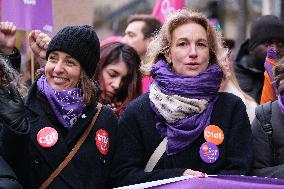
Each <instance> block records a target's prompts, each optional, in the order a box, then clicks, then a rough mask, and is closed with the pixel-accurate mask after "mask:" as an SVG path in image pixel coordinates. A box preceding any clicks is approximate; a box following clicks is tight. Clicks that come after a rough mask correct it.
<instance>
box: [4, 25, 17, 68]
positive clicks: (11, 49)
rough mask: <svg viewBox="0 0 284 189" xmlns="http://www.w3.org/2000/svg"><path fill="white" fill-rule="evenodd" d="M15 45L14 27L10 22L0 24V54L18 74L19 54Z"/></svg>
mask: <svg viewBox="0 0 284 189" xmlns="http://www.w3.org/2000/svg"><path fill="white" fill-rule="evenodd" d="M15 45H16V26H15V25H14V24H13V23H12V22H0V53H1V54H2V56H5V57H6V58H7V59H9V61H10V63H11V66H12V68H14V69H15V70H16V71H18V72H19V73H20V68H21V54H20V52H19V50H18V49H17V48H16V47H15Z"/></svg>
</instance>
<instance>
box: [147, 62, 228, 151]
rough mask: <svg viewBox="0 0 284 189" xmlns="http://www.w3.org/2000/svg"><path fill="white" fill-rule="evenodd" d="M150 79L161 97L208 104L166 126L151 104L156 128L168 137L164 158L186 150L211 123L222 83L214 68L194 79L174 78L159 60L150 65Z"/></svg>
mask: <svg viewBox="0 0 284 189" xmlns="http://www.w3.org/2000/svg"><path fill="white" fill-rule="evenodd" d="M152 77H153V79H154V81H153V83H154V84H156V85H157V86H158V87H159V89H160V90H161V91H162V92H163V93H164V94H171V95H179V96H182V97H186V98H194V99H205V100H207V101H208V102H209V103H208V105H207V108H206V109H205V110H204V111H203V112H202V113H200V114H195V115H193V116H191V117H187V118H185V119H181V120H178V121H177V122H175V123H168V122H166V120H165V119H164V118H163V117H162V116H161V114H160V113H159V112H158V110H157V109H156V107H155V105H154V104H153V103H152V102H151V101H150V106H151V108H152V109H153V110H154V112H155V114H156V118H157V120H158V121H157V123H156V128H157V129H158V130H159V132H160V134H161V135H162V136H163V137H167V139H168V143H167V150H166V152H167V154H168V155H173V154H176V153H178V152H181V151H183V150H184V149H186V148H187V147H188V146H189V145H190V144H191V143H192V142H194V140H196V139H197V138H198V137H199V135H200V134H201V133H202V131H203V130H204V128H205V127H206V126H207V125H208V124H209V123H210V118H211V113H212V110H213V105H214V102H215V101H216V100H217V94H218V91H219V88H220V84H221V82H222V77H223V72H222V70H221V68H220V66H219V65H217V64H213V65H211V66H209V67H208V69H207V70H206V71H204V72H202V73H200V74H199V75H197V76H180V75H177V74H174V73H173V72H172V71H171V69H170V68H169V66H168V64H167V63H166V62H165V61H163V60H160V61H158V62H157V63H156V64H154V65H153V68H152Z"/></svg>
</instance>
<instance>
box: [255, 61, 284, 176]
mask: <svg viewBox="0 0 284 189" xmlns="http://www.w3.org/2000/svg"><path fill="white" fill-rule="evenodd" d="M273 78H274V79H273V80H274V82H273V84H274V86H275V89H276V91H275V92H276V96H277V100H275V101H273V102H271V101H270V102H267V103H265V104H262V105H261V106H258V107H257V108H256V117H255V119H254V121H253V122H252V133H253V147H254V154H255V158H254V162H253V171H252V173H251V174H252V175H256V176H263V177H273V178H282V179H283V178H284V150H283V147H284V132H283V131H284V58H282V59H280V61H279V62H278V63H277V64H276V65H275V68H274V77H273Z"/></svg>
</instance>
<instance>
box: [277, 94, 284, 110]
mask: <svg viewBox="0 0 284 189" xmlns="http://www.w3.org/2000/svg"><path fill="white" fill-rule="evenodd" d="M277 98H278V100H277V103H278V106H279V108H280V110H281V113H282V115H284V105H283V102H284V93H283V92H282V93H281V94H280V95H278V97H277Z"/></svg>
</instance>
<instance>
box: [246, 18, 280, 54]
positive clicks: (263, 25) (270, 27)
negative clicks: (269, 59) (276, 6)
mask: <svg viewBox="0 0 284 189" xmlns="http://www.w3.org/2000/svg"><path fill="white" fill-rule="evenodd" d="M271 39H276V40H279V41H282V42H284V23H283V22H281V20H280V19H279V18H278V17H277V16H274V15H265V16H261V17H258V18H256V19H255V20H254V21H253V22H252V24H251V30H250V40H249V50H250V51H252V50H253V49H254V48H255V47H256V46H258V45H260V44H261V43H264V42H265V41H267V40H271Z"/></svg>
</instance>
